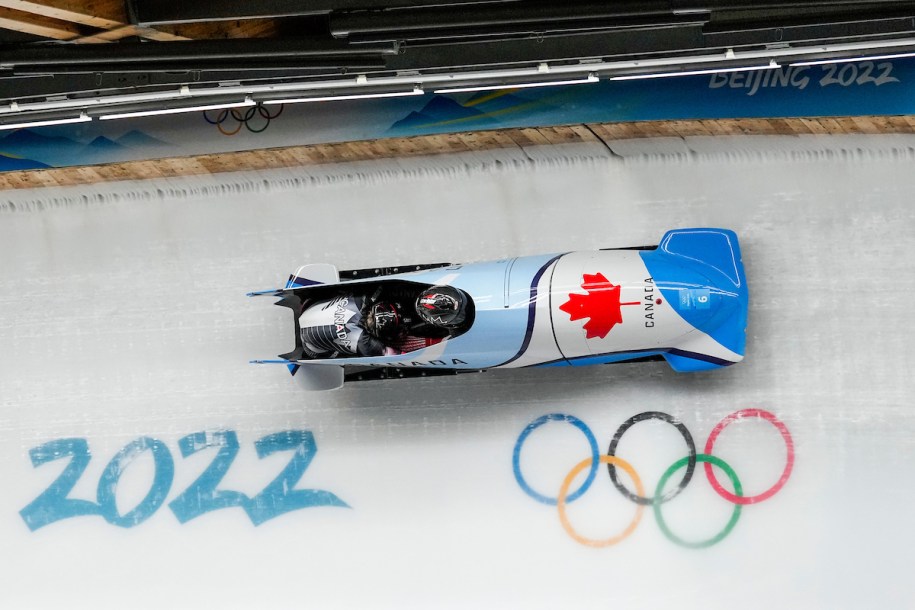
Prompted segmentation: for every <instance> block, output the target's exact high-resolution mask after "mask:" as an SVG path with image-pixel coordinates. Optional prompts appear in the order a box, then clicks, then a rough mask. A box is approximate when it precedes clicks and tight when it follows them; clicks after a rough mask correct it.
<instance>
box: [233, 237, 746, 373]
mask: <svg viewBox="0 0 915 610" xmlns="http://www.w3.org/2000/svg"><path fill="white" fill-rule="evenodd" d="M441 287H448V289H447V290H448V291H450V293H459V294H460V295H461V298H462V306H463V307H464V308H465V311H464V312H463V314H465V315H462V317H461V319H462V324H461V325H457V326H455V327H452V328H449V329H447V330H446V331H444V332H441V331H440V330H439V332H435V333H429V332H427V331H428V328H426V329H422V328H420V329H418V330H416V329H412V328H408V329H405V330H404V331H403V332H404V334H405V335H406V336H401V337H398V342H397V345H395V346H393V347H386V348H385V352H384V353H381V354H375V355H366V354H363V353H355V352H348V351H346V350H342V349H338V350H336V351H330V352H325V353H324V354H322V355H317V354H316V353H315V350H314V349H309V347H312V348H313V346H310V344H309V341H313V339H310V338H309V337H310V335H309V334H308V332H306V331H305V330H303V325H307V324H308V320H309V319H310V317H309V316H311V317H313V315H315V314H312V313H311V312H312V311H313V309H314V308H317V309H320V310H322V311H323V310H327V308H328V307H331V305H329V304H333V303H336V305H335V306H336V307H337V308H338V311H337V313H336V314H334V313H333V312H332V311H331V312H329V313H328V315H329V316H331V317H330V318H329V320H330V321H329V323H328V324H329V326H328V327H329V328H330V331H331V334H333V332H334V329H335V328H336V329H337V331H338V332H341V333H342V332H343V331H342V330H341V329H343V320H342V318H340V315H341V314H340V313H339V311H342V310H341V309H340V307H341V303H342V304H349V303H350V302H351V301H352V302H356V300H358V299H361V301H360V302H363V303H370V302H373V301H374V300H378V299H379V295H382V296H381V297H380V298H381V299H383V298H384V296H383V295H384V294H385V293H386V292H387V291H391V292H396V293H397V294H400V295H402V294H405V293H410V292H411V291H412V292H415V293H416V294H420V295H422V294H423V293H424V291H430V290H431V291H433V292H434V291H435V290H441ZM248 295H249V296H272V297H278V298H279V299H280V300H279V301H278V302H277V303H276V304H277V305H281V306H284V307H287V308H289V309H292V310H293V314H294V316H293V321H294V325H295V340H296V346H295V349H294V350H293V351H292V352H288V353H286V354H283V355H281V356H278V357H277V358H273V359H265V360H253V361H252V362H254V363H258V364H282V365H286V366H287V367H288V369H289V372H290V373H292V375H293V377H294V378H295V379H296V380H297V381H299V382H300V383H301V385H303V386H304V387H305V388H307V389H313V390H320V389H333V388H338V387H340V386H342V385H343V383H344V382H349V381H359V380H363V381H367V380H377V379H392V378H404V377H414V376H431V375H442V374H456V373H462V372H471V371H485V370H488V369H496V368H521V367H557V366H562V367H575V366H590V365H598V364H609V363H618V362H631V361H644V360H665V361H666V362H667V363H668V364H669V365H670V367H671V368H672V369H673V370H674V371H677V372H694V371H707V370H711V369H717V368H721V367H725V366H730V365H732V364H734V363H736V362H739V361H741V360H742V359H743V357H744V348H745V343H746V324H747V308H748V291H747V281H746V277H745V275H744V268H743V263H742V261H741V254H740V246H739V244H738V240H737V235H736V234H735V233H734V232H733V231H729V230H725V229H714V228H691V229H677V230H672V231H668V232H667V233H665V234H664V236H663V237H662V238H661V240H660V243H659V244H658V245H657V246H641V247H633V248H611V249H604V250H594V251H581V252H566V253H558V254H544V255H538V256H519V257H515V258H505V259H501V260H496V261H490V262H477V263H469V264H453V263H432V264H430V263H423V264H417V265H409V266H402V267H386V268H375V269H357V270H344V271H338V270H337V268H336V267H335V266H333V265H330V264H310V265H305V266H303V267H300V268H299V269H298V270H297V271H296V272H295V273H293V274H292V275H291V276H290V277H289V280H288V282H287V283H286V285H285V287H284V288H277V289H271V290H262V291H258V292H251V293H248ZM421 299H422V297H421V298H420V300H418V301H416V304H415V305H414V303H412V302H411V303H408V304H406V306H407V307H414V306H415V307H430V306H429V305H420V304H419V303H420V301H421ZM320 303H324V304H325V305H323V306H321V307H318V306H317V305H316V304H320ZM310 308H312V309H310ZM333 316H337V317H336V318H335V317H333ZM335 324H336V326H335ZM414 335H415V336H414ZM341 336H342V334H341ZM331 338H333V337H331Z"/></svg>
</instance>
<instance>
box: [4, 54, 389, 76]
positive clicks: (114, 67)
mask: <svg viewBox="0 0 915 610" xmlns="http://www.w3.org/2000/svg"><path fill="white" fill-rule="evenodd" d="M383 67H384V61H383V60H382V59H381V58H380V57H377V56H368V57H358V56H349V57H346V58H344V59H341V60H330V59H327V60H323V61H322V60H308V59H302V60H281V61H270V62H265V61H229V62H207V63H205V64H203V63H202V64H200V65H197V66H195V65H194V64H193V63H192V62H187V63H178V62H172V63H168V62H144V63H140V64H126V65H125V64H116V63H114V64H110V65H109V64H88V65H76V66H61V65H58V64H49V65H42V64H31V65H27V66H17V67H15V68H13V69H12V74H13V75H14V76H26V75H36V74H47V75H52V74H131V73H150V72H184V73H188V72H252V71H263V72H271V73H272V72H275V71H280V70H283V71H311V72H314V71H316V70H323V71H328V70H334V71H336V70H356V69H372V68H383ZM2 75H3V71H0V76H2ZM248 76H249V77H250V74H249V75H248Z"/></svg>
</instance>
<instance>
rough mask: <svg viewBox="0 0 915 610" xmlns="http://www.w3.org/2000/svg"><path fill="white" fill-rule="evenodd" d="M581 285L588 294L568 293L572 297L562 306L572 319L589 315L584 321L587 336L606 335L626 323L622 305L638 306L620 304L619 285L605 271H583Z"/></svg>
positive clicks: (590, 337) (632, 303)
mask: <svg viewBox="0 0 915 610" xmlns="http://www.w3.org/2000/svg"><path fill="white" fill-rule="evenodd" d="M581 287H582V288H583V289H585V290H586V291H587V293H588V294H575V293H570V294H569V300H568V301H566V302H565V303H563V304H562V305H560V306H559V309H561V310H563V311H564V312H566V313H567V314H569V317H570V318H571V321H572V322H574V321H575V320H581V319H583V318H590V320H588V321H587V322H586V323H585V326H584V328H585V338H586V339H593V338H594V337H600V338H601V339H603V338H604V337H606V336H607V333H609V332H610V329H612V328H613V327H614V326H616V325H617V324H621V323H622V322H623V312H622V306H623V305H639V301H632V302H628V303H620V287H619V286H614V285H613V284H611V283H610V280H608V279H607V278H605V277H604V276H603V274H601V273H596V274H594V275H589V274H587V273H585V274H584V281H583V282H582V284H581Z"/></svg>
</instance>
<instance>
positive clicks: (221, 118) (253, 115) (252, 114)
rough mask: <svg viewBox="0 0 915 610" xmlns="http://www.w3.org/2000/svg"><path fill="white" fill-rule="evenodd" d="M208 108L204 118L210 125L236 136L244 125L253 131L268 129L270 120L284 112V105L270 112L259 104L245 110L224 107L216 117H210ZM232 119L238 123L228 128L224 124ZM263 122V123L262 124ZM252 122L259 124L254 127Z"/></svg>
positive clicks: (226, 134)
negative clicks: (272, 112)
mask: <svg viewBox="0 0 915 610" xmlns="http://www.w3.org/2000/svg"><path fill="white" fill-rule="evenodd" d="M208 112H210V111H207V110H204V111H203V119H204V120H205V121H206V122H207V123H209V124H210V125H216V129H218V130H219V133H221V134H222V135H224V136H234V135H235V134H237V133H238V132H239V131H241V128H242V127H246V128H247V129H248V131H250V132H251V133H260V132H262V131H264V130H265V129H267V127H269V126H270V122H271V121H272V120H273V119H275V118H277V117H278V116H280V115H281V114H282V113H283V106H282V105H280V107H279V110H277V111H276V112H275V113H274V114H270V111H268V110H267V109H266V108H264V105H263V104H257V105H254V106H249V107H248V108H247V109H245V110H244V111H241V110H240V109H238V108H223V109H222V110H219V111H218V113H217V114H216V118H215V119H213V118H210V115H209V114H208ZM230 118H231V119H232V120H233V121H234V122H236V123H238V124H237V125H236V126H235V127H234V128H233V129H226V128H225V127H224V124H225V123H226V121H228V120H229V119H230ZM261 123H262V124H261ZM252 124H254V125H257V126H256V127H252Z"/></svg>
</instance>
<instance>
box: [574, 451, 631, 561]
mask: <svg viewBox="0 0 915 610" xmlns="http://www.w3.org/2000/svg"><path fill="white" fill-rule="evenodd" d="M600 463H601V464H606V465H607V466H613V465H616V466H619V467H620V468H622V469H623V471H624V472H625V473H626V474H628V475H629V476H630V477H631V478H632V483H633V485H635V490H636V493H638V494H639V495H640V496H641V495H642V494H643V493H644V489H643V487H642V480H641V479H640V478H639V475H638V474H637V473H636V472H635V468H633V467H632V464H630V463H629V462H627V461H626V460H623V459H620V458H618V457H616V456H613V455H602V456H600ZM595 465H596V463H595V462H594V460H593V459H591V458H588V459H586V460H582V461H581V462H579V463H578V464H577V465H576V466H575V467H574V468H573V469H572V470H570V471H569V474H567V475H566V478H565V480H564V481H563V482H562V487H561V488H560V489H559V497H558V498H557V499H556V507H557V508H558V509H559V522H560V523H562V527H563V529H565V531H566V533H567V534H568V535H569V536H571V537H572V538H574V539H575V541H576V542H580V543H581V544H586V545H588V546H596V547H601V546H610V545H612V544H616V543H617V542H619V541H621V540H623V539H624V538H627V537H628V536H629V534H631V533H632V532H634V531H635V526H636V525H638V524H639V521H641V520H642V512H643V511H644V510H645V507H644V506H642V505H641V504H639V507H638V508H636V509H635V517H633V519H632V521H630V522H629V525H628V526H626V529H624V530H623V531H622V533H620V534H617V535H616V536H611V537H610V538H605V539H604V540H594V539H592V538H585V537H584V536H582V535H580V534H579V533H578V532H576V531H575V528H573V527H572V524H571V523H569V518H568V516H567V515H566V502H567V498H566V494H567V493H568V491H569V486H570V485H571V484H572V481H573V480H574V479H575V477H577V476H578V473H579V472H581V471H582V470H584V469H585V467H586V466H595ZM579 491H580V490H579Z"/></svg>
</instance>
